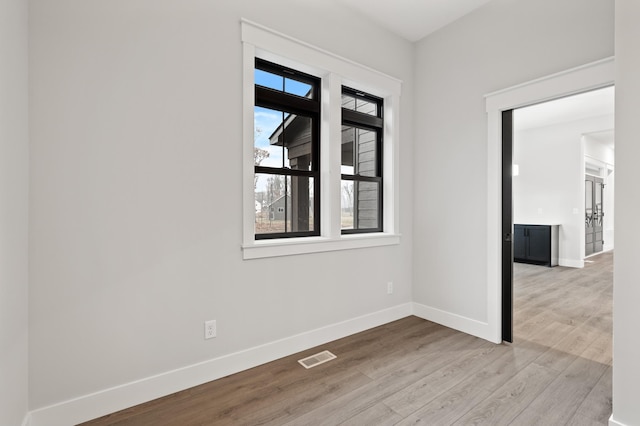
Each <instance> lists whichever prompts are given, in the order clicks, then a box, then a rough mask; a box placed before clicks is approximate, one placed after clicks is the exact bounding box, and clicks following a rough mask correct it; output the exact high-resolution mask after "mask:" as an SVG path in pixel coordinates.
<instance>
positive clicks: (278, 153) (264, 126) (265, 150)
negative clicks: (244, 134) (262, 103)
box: [253, 107, 285, 167]
mask: <svg viewBox="0 0 640 426" xmlns="http://www.w3.org/2000/svg"><path fill="white" fill-rule="evenodd" d="M284 119H285V114H283V113H282V112H281V111H275V110H272V109H268V108H262V107H254V112H253V140H254V146H253V154H254V164H255V165H256V166H267V167H282V165H283V164H284V163H283V157H282V147H278V146H276V145H272V144H271V136H272V135H273V134H274V133H275V132H276V131H277V130H278V129H280V128H282V123H283V121H284Z"/></svg>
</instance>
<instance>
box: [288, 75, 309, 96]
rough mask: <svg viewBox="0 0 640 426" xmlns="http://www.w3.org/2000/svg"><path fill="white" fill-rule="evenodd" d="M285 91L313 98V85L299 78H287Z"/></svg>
mask: <svg viewBox="0 0 640 426" xmlns="http://www.w3.org/2000/svg"><path fill="white" fill-rule="evenodd" d="M284 91H285V92H286V93H290V94H292V95H297V96H301V97H303V98H309V99H312V98H313V91H312V86H311V85H310V84H308V83H303V82H301V81H298V80H293V79H291V78H286V79H285V81H284Z"/></svg>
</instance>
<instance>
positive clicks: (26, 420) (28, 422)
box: [21, 413, 31, 426]
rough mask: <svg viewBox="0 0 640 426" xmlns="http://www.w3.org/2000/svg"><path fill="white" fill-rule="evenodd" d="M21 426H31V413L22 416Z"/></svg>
mask: <svg viewBox="0 0 640 426" xmlns="http://www.w3.org/2000/svg"><path fill="white" fill-rule="evenodd" d="M21 426H31V413H27V414H25V415H24V419H23V420H22V425H21Z"/></svg>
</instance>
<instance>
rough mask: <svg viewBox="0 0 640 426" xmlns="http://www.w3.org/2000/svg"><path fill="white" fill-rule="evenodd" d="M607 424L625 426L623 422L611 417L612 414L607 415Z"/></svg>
mask: <svg viewBox="0 0 640 426" xmlns="http://www.w3.org/2000/svg"><path fill="white" fill-rule="evenodd" d="M609 426H627V425H625V424H624V423H620V422H618V421H616V420H614V418H613V414H612V415H611V417H609Z"/></svg>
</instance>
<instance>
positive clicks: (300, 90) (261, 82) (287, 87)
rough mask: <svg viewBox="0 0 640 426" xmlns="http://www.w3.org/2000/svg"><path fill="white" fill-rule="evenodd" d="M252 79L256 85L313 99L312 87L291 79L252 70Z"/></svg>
mask: <svg viewBox="0 0 640 426" xmlns="http://www.w3.org/2000/svg"><path fill="white" fill-rule="evenodd" d="M253 78H254V80H255V83H256V85H258V86H262V87H267V88H269V89H273V90H277V91H279V92H284V93H289V94H291V95H296V96H300V97H303V98H310V99H311V98H313V90H312V88H313V86H312V85H310V84H309V83H304V82H302V81H298V80H295V79H292V78H285V77H283V76H281V75H278V74H273V73H270V72H267V71H263V70H260V69H254V74H253Z"/></svg>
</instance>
